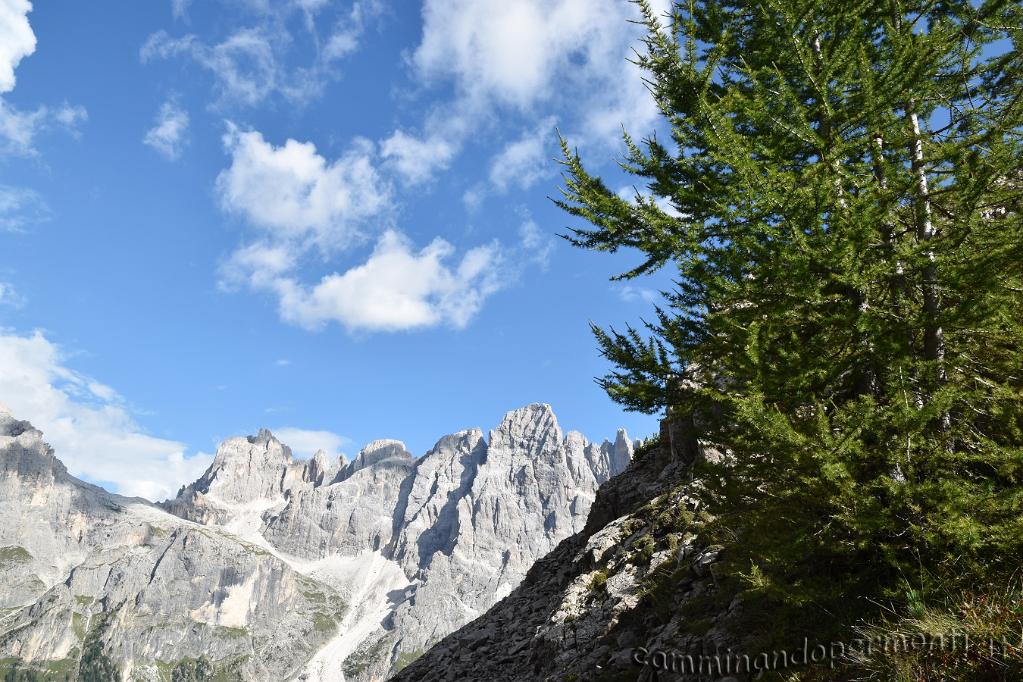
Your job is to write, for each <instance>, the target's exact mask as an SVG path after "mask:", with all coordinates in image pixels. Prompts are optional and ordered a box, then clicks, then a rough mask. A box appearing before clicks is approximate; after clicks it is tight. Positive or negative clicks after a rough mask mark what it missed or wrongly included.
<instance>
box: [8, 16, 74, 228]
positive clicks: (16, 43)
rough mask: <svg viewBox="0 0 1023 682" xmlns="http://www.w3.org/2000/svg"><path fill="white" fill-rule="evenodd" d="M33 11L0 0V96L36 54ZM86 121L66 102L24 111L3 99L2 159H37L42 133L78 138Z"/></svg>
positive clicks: (11, 87) (10, 86)
mask: <svg viewBox="0 0 1023 682" xmlns="http://www.w3.org/2000/svg"><path fill="white" fill-rule="evenodd" d="M31 11H32V3H30V2H28V0H0V94H3V93H6V92H10V91H11V90H13V89H14V85H15V82H16V79H15V76H14V70H15V69H16V68H17V66H18V63H19V62H20V61H21V60H22V59H23V58H24V57H27V56H29V55H31V54H32V53H33V52H35V49H36V37H35V33H33V31H32V26H31V25H30V24H29V21H28V13H29V12H31ZM86 118H87V115H86V112H85V109H84V108H83V107H80V106H71V105H69V104H67V103H66V102H65V103H64V104H63V105H61V106H59V107H57V108H56V109H52V108H50V107H46V106H40V107H38V108H36V109H35V110H34V111H22V110H20V109H18V108H17V107H14V106H12V105H10V104H8V103H7V102H5V101H4V99H3V98H2V97H0V155H4V154H15V155H18V156H34V155H35V154H36V153H37V152H36V150H35V145H34V143H35V137H36V135H38V134H39V132H40V131H42V130H44V129H46V128H50V127H58V128H63V129H65V130H67V131H68V132H70V133H71V134H72V135H77V134H78V124H79V123H81V122H82V121H84V120H85V119H86ZM0 220H2V213H0Z"/></svg>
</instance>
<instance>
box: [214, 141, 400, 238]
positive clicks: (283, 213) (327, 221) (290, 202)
mask: <svg viewBox="0 0 1023 682" xmlns="http://www.w3.org/2000/svg"><path fill="white" fill-rule="evenodd" d="M224 146H225V148H226V150H227V152H228V153H229V154H230V155H231V165H230V167H228V168H227V169H226V170H224V171H223V172H221V173H220V175H219V176H218V177H217V182H216V188H217V193H218V195H219V197H220V203H221V206H222V207H223V208H224V209H225V210H227V211H228V212H231V213H235V214H238V215H240V216H242V217H244V218H245V219H246V220H247V221H248V222H249V223H250V224H251V225H253V226H255V227H257V228H259V229H260V230H261V231H263V232H264V234H266V235H268V236H269V237H271V238H272V239H276V240H288V241H306V240H311V241H312V242H315V243H316V244H317V245H319V246H320V247H322V248H324V249H329V248H332V247H343V246H345V245H347V244H348V243H350V242H351V241H352V240H353V238H355V237H356V236H357V235H358V233H359V228H360V226H361V224H362V223H363V222H364V221H366V220H367V219H369V218H371V217H376V216H379V215H380V214H381V213H383V212H384V211H385V210H386V209H387V208H388V207H389V206H390V203H391V196H390V188H389V187H388V185H387V184H386V183H385V182H384V180H383V179H382V178H381V177H380V175H379V173H378V172H377V170H376V168H375V167H374V165H373V162H372V157H371V154H372V148H371V147H370V146H369V145H368V143H365V142H356V143H355V144H354V145H353V146H352V148H351V149H349V151H348V152H346V153H345V154H344V155H342V156H341V157H340V158H339V159H337V160H335V161H332V162H328V161H327V160H326V159H325V158H324V157H323V156H321V155H320V154H319V153H317V151H316V146H315V145H313V144H312V143H311V142H298V141H296V140H291V139H289V140H287V141H286V142H285V143H284V144H283V145H281V146H279V147H277V146H274V145H273V144H271V143H269V142H267V141H266V140H265V139H263V136H262V134H260V133H259V132H258V131H241V130H239V129H237V128H236V127H234V126H231V127H230V129H229V131H228V133H227V135H225V137H224ZM278 255H280V254H278Z"/></svg>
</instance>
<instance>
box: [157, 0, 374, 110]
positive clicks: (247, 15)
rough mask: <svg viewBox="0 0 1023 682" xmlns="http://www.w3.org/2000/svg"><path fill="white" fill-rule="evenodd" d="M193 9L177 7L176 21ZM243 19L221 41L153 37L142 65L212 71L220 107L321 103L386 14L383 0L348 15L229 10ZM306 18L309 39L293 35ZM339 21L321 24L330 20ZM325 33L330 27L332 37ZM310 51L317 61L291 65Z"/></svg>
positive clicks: (322, 6)
mask: <svg viewBox="0 0 1023 682" xmlns="http://www.w3.org/2000/svg"><path fill="white" fill-rule="evenodd" d="M188 4H189V3H188V2H187V1H184V0H173V5H172V7H173V10H174V15H175V17H177V18H184V16H185V14H186V13H187V9H188ZM225 4H226V5H228V6H229V8H230V9H232V10H236V11H238V15H237V16H235V17H232V20H231V21H230V22H229V25H231V26H233V27H237V26H239V24H242V23H250V24H251V25H248V26H243V27H241V28H234V29H233V30H232V32H231V33H229V34H228V35H226V36H224V37H223V38H222V39H219V40H204V39H202V38H200V37H198V36H196V35H194V34H188V35H184V36H180V37H172V36H171V35H170V34H169V33H167V32H166V31H157V32H156V33H153V34H152V35H150V36H149V38H148V39H147V40H146V42H145V44H143V46H142V49H141V50H140V52H139V56H140V58H141V59H142V61H143V62H148V61H151V60H155V59H170V58H175V57H181V58H185V59H189V60H191V61H192V62H194V63H195V64H197V65H199V66H200V67H201V68H203V69H205V70H207V71H209V72H210V73H211V74H212V75H213V78H214V81H215V85H214V89H215V91H216V102H217V104H219V105H241V106H249V107H252V106H257V105H259V104H262V103H263V102H264V101H266V100H267V99H268V98H270V97H271V96H274V95H277V96H280V97H283V98H284V99H285V100H287V101H289V102H292V103H298V104H305V103H307V102H309V101H310V100H312V99H313V98H315V97H317V96H318V95H319V94H320V93H321V92H322V90H323V87H324V85H325V84H326V83H327V82H329V81H330V80H332V79H333V78H334V77H336V75H337V74H336V69H335V65H336V62H338V61H339V60H340V59H342V58H343V57H346V56H348V55H349V54H351V53H352V52H354V51H355V50H356V49H358V47H359V43H360V40H361V37H362V34H363V33H364V32H365V29H366V25H367V23H368V22H369V21H370V19H372V18H373V17H375V16H377V15H378V14H380V13H381V12H382V11H383V4H382V3H380V2H379V1H378V0H361V1H358V2H355V3H353V4H352V5H351V8H350V9H348V10H347V11H342V10H341V6H340V5H338V4H333V3H328V2H322V1H321V0H294V1H293V2H283V3H274V4H270V3H268V2H262V1H261V0H252V1H247V2H236V3H225ZM296 12H298V13H301V15H302V18H303V19H304V21H302V22H301V23H302V25H304V27H305V29H306V33H307V34H306V35H296V34H294V33H293V28H292V24H294V21H292V18H293V16H294V14H295V13H296ZM331 12H332V13H333V16H320V15H321V14H330V13H331ZM320 25H326V26H329V28H328V29H327V30H326V31H321V30H320V29H319V26H320ZM296 45H298V46H301V47H303V48H304V47H306V46H312V47H313V48H314V52H315V55H314V57H313V58H312V60H311V61H309V62H307V63H305V64H304V65H301V66H295V65H293V64H292V62H293V61H294V58H293V54H292V51H293V48H295V46H296Z"/></svg>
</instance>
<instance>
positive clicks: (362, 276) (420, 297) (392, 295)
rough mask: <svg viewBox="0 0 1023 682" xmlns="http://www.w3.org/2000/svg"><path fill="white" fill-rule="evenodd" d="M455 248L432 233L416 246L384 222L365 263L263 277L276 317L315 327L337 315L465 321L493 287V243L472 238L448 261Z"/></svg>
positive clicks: (390, 326)
mask: <svg viewBox="0 0 1023 682" xmlns="http://www.w3.org/2000/svg"><path fill="white" fill-rule="evenodd" d="M454 255H455V248H454V247H453V246H452V245H451V244H450V243H448V242H447V241H445V240H443V239H441V238H439V237H438V238H436V239H434V240H433V241H432V242H431V243H430V244H428V245H427V246H426V247H424V248H422V249H420V250H419V251H416V250H415V248H414V246H413V245H412V243H411V241H410V240H409V239H408V238H407V237H405V236H404V235H402V234H400V233H398V232H395V231H393V230H389V231H387V232H385V233H384V234H383V235H382V236H381V237H380V239H379V241H378V242H377V244H376V247H375V248H374V250H373V253H372V254H371V255H370V257H369V258H368V259H367V260H366V262H365V263H362V264H361V265H358V266H355V267H353V268H351V269H349V270H346V271H345V272H343V273H333V274H329V275H327V276H325V277H323V278H322V279H321V280H320V282H319V283H317V284H316V285H314V286H311V287H309V286H305V285H303V284H301V283H300V282H298V281H296V280H295V279H294V278H292V277H278V278H276V279H274V280H273V281H272V282H270V283H269V287H270V288H272V289H273V290H274V291H275V292H276V293H277V295H278V297H279V306H280V314H281V317H282V318H283V319H284V320H286V321H288V322H291V323H294V324H297V325H300V326H302V327H306V328H309V329H317V328H320V327H322V326H323V325H325V324H326V323H328V322H337V323H339V324H341V325H343V326H344V327H346V328H347V329H348V330H350V331H356V330H367V331H401V330H407V329H416V328H421V327H431V326H435V325H438V324H448V325H450V326H452V327H455V328H462V327H465V326H466V324H468V322H469V321H470V320H471V319H472V317H473V316H475V315H476V313H478V312H479V310H480V308H481V307H482V305H483V302H484V301H485V300H486V298H487V297H488V296H490V295H491V294H492V293H494V292H495V291H497V289H498V288H499V281H500V280H499V277H498V267H499V265H500V256H499V250H498V248H497V246H496V245H487V246H478V247H476V248H473V249H470V250H468V251H466V252H465V254H464V255H463V256H462V258H461V259H460V260H459V261H458V262H457V263H452V262H451V260H452V257H453V256H454Z"/></svg>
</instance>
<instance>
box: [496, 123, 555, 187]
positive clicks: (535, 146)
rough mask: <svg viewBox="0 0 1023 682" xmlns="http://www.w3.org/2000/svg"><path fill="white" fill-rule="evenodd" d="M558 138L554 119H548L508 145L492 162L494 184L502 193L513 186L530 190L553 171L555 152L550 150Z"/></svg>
mask: <svg viewBox="0 0 1023 682" xmlns="http://www.w3.org/2000/svg"><path fill="white" fill-rule="evenodd" d="M553 136H554V119H553V118H545V119H544V120H543V121H541V122H540V124H539V125H538V126H537V127H536V129H535V130H532V131H529V132H527V133H526V134H524V135H522V136H521V137H520V138H518V139H517V140H513V141H512V142H509V143H508V144H507V145H505V147H504V149H502V150H501V151H500V153H498V154H497V155H496V156H495V157H494V158H493V159H492V160H491V162H490V182H491V184H493V185H494V187H496V188H497V189H498V190H499V191H501V192H505V191H507V190H508V189H509V188H510V187H512V186H515V187H518V188H519V189H523V190H525V189H529V188H530V187H532V186H533V185H534V184H535V183H536V182H537V181H538V180H541V179H542V178H544V177H547V176H549V175H550V174H551V173H552V172H553V165H554V164H553V161H552V160H551V158H552V157H553V151H550V150H549V149H548V144H549V142H550V141H551V140H552V139H553Z"/></svg>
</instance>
